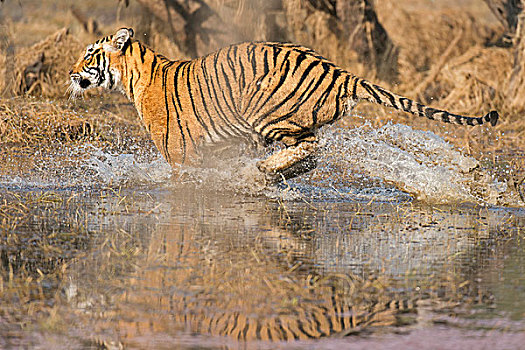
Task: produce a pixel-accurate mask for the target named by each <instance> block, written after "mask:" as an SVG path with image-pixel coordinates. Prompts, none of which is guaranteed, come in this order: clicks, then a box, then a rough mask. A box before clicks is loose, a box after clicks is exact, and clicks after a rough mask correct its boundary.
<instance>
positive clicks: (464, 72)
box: [0, 0, 525, 173]
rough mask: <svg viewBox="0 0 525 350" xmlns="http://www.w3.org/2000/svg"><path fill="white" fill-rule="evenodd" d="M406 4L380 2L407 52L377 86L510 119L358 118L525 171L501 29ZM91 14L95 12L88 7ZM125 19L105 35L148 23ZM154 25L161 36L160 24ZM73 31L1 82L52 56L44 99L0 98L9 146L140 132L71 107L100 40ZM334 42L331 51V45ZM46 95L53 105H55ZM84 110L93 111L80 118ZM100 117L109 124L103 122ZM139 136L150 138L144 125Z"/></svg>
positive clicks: (114, 112)
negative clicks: (86, 52) (74, 70)
mask: <svg viewBox="0 0 525 350" xmlns="http://www.w3.org/2000/svg"><path fill="white" fill-rule="evenodd" d="M405 2H406V4H408V6H409V7H406V6H403V4H399V3H398V2H393V1H385V2H382V3H380V4H378V8H377V9H378V13H379V17H380V20H381V21H382V22H383V24H384V25H385V27H386V29H387V31H388V32H389V34H390V35H391V37H392V39H393V41H394V42H395V44H396V45H397V46H398V47H399V49H400V54H399V73H400V74H399V77H398V78H399V82H398V83H397V84H395V85H389V84H386V83H384V82H378V83H380V84H383V85H386V87H387V88H390V89H391V90H393V91H396V92H398V93H400V94H404V95H407V96H408V97H412V98H415V99H419V100H421V101H422V102H424V103H428V104H430V105H432V106H434V107H438V108H446V109H448V110H450V111H451V112H454V113H462V114H467V115H476V116H478V115H482V114H484V113H486V112H488V111H489V110H491V109H496V110H498V111H499V112H500V114H501V118H500V121H499V124H498V125H497V126H496V127H495V128H491V127H482V128H466V127H457V126H454V125H443V124H440V123H436V122H433V121H428V120H424V119H421V118H415V117H413V116H409V115H406V114H404V113H399V112H395V111H394V112H393V111H392V110H389V109H386V108H383V107H381V106H375V105H370V104H362V105H359V106H358V108H357V109H356V113H357V114H358V115H363V116H365V119H366V120H369V121H371V122H372V124H373V125H374V126H379V125H382V124H384V123H386V122H388V121H394V122H401V123H404V124H409V125H414V126H415V127H417V128H422V129H426V130H431V131H433V132H435V133H436V134H438V135H440V136H442V137H444V138H445V139H446V140H448V141H449V142H451V143H453V144H455V145H456V146H458V147H461V148H462V149H463V150H464V151H465V152H466V153H468V154H472V155H474V156H476V157H478V158H486V159H489V160H491V161H492V164H488V166H495V165H496V163H497V161H498V158H499V156H500V155H502V154H504V155H506V156H507V158H510V160H509V159H507V160H505V162H507V163H508V164H510V163H512V168H513V169H514V170H513V171H515V172H517V173H523V172H524V171H525V170H524V168H525V167H524V162H525V161H524V155H523V150H525V121H524V119H523V118H522V117H521V116H522V113H523V111H522V110H519V109H517V108H516V107H512V105H511V104H509V103H508V101H511V100H514V99H515V96H510V95H509V90H508V89H507V86H508V82H509V79H510V74H511V71H512V66H513V51H512V49H503V48H496V47H487V46H485V45H484V44H485V43H486V42H488V41H490V40H491V38H493V37H495V36H497V35H498V33H499V32H498V30H500V28H498V27H497V25H493V24H492V23H490V22H488V21H487V20H480V18H483V16H484V15H483V11H481V10H480V9H478V8H476V7H475V6H474V5H472V6H471V8H470V9H467V10H466V11H464V12H463V13H459V14H458V11H456V10H454V9H453V10H446V9H445V10H443V9H434V8H425V7H423V6H421V5H420V6H415V5H414V4H413V2H411V1H409V0H406V1H405ZM225 3H226V2H225ZM232 4H233V5H234V4H236V2H234V1H233V2H232V1H230V2H228V5H229V6H233V5H232ZM90 6H92V12H93V13H98V12H99V8H98V6H97V4H96V3H93V4H91V5H90ZM83 11H88V10H87V9H86V8H83ZM111 11H113V12H115V14H117V12H118V11H120V10H119V9H118V8H117V7H115V8H112V9H110V12H111ZM480 11H481V12H480ZM87 13H89V12H87ZM121 14H122V16H121V17H120V19H118V17H119V16H120V15H118V16H117V20H118V21H119V22H117V21H114V22H113V23H104V26H102V30H103V31H104V32H105V33H106V32H109V31H111V30H114V27H118V26H120V25H121V23H126V22H127V23H130V22H131V24H133V23H134V24H136V25H139V26H140V25H145V24H143V23H142V22H141V21H143V20H141V19H140V18H141V17H140V16H139V17H133V16H134V15H133V13H130V12H126V13H125V12H122V13H121ZM135 15H136V13H135ZM46 16H48V17H49V19H48V20H49V21H50V23H53V25H54V26H55V27H56V26H57V25H62V24H64V23H66V22H67V21H69V22H68V23H69V24H73V23H71V19H69V20H64V21H65V22H64V21H56V22H53V21H54V20H53V18H54V17H53V14H50V13H46ZM54 16H57V14H54ZM65 17H66V18H70V17H71V15H70V14H69V13H68V14H66V15H65ZM136 18H139V20H137V19H136ZM39 23H40V22H39ZM320 23H321V24H322V23H324V22H322V21H321V22H320ZM430 24H431V25H430ZM149 25H150V27H149V28H150V29H151V30H152V31H153V33H155V32H156V30H155V25H156V24H155V23H150V24H149ZM26 26H28V27H29V30H28V33H33V34H34V33H35V30H36V29H35V28H33V27H34V25H32V24H31V23H28V24H27V25H26ZM72 26H73V27H74V28H75V30H73V34H67V32H66V31H64V30H59V31H58V32H56V33H54V34H51V35H50V36H49V37H47V38H43V39H42V40H41V41H40V42H39V43H37V44H34V45H33V46H30V47H26V48H24V47H18V46H17V47H16V50H15V62H16V65H17V72H16V74H15V76H13V77H11V78H12V79H15V81H10V82H6V81H3V82H2V81H1V80H2V77H4V78H5V77H8V76H9V75H8V74H3V75H2V77H0V86H1V85H2V84H3V85H4V86H11V88H12V89H11V90H10V91H11V93H15V94H21V93H22V90H20V84H21V81H22V80H21V77H22V75H23V68H24V67H25V66H27V65H28V64H29V65H30V64H31V63H32V60H34V59H35V57H36V56H37V55H38V54H39V53H40V52H45V55H46V58H45V60H44V62H45V65H46V66H45V69H43V70H42V73H41V74H40V75H39V76H38V79H37V82H36V83H35V84H33V85H32V87H30V89H29V91H26V92H24V93H23V94H29V95H33V96H35V97H37V98H38V99H37V100H35V99H12V100H7V99H1V100H0V142H2V143H4V142H10V143H24V142H26V143H27V142H47V141H48V140H56V139H59V140H63V141H71V140H78V139H83V138H84V137H85V136H86V135H87V134H89V133H97V127H99V126H101V125H102V126H104V125H105V126H107V125H108V124H109V123H110V122H111V123H112V122H115V121H117V122H120V123H130V122H131V123H132V124H133V125H134V126H137V125H138V124H140V123H139V121H138V120H137V119H136V117H135V114H134V113H131V114H130V113H128V112H126V113H125V115H123V114H122V113H121V111H119V109H118V108H117V109H114V108H113V109H111V111H109V112H108V111H107V110H108V108H106V106H105V107H104V109H105V110H106V111H104V112H103V113H100V106H99V105H96V103H95V102H92V103H91V104H88V105H86V104H85V103H83V102H80V103H77V105H76V106H75V105H73V104H71V105H68V104H66V103H63V102H62V101H63V100H64V99H65V97H66V96H65V91H66V87H67V71H68V70H69V68H70V66H71V63H72V62H74V60H76V58H77V57H78V56H79V54H80V52H81V51H82V45H81V43H83V44H85V43H86V42H88V41H90V40H93V39H94V38H91V37H90V36H89V35H87V34H86V33H84V34H81V33H79V27H78V25H72ZM9 28H11V29H9ZM12 28H16V30H17V32H18V33H23V32H24V30H23V28H24V24H23V23H22V22H17V23H12V24H11V26H10V27H9V26H8V28H7V30H5V32H6V35H7V36H9V35H11V36H13V33H12V31H13V29H12ZM108 28H109V29H108ZM49 32H50V30H49V28H46V30H45V31H44V33H49ZM159 32H160V31H159ZM319 38H320V39H319V40H318V41H321V42H322V44H323V45H324V46H322V47H320V48H316V47H314V48H316V49H320V50H321V53H323V52H322V51H323V50H332V51H333V50H335V51H334V55H335V56H334V57H332V56H331V55H329V57H330V58H333V59H334V60H335V61H336V62H338V63H340V64H343V65H348V64H352V62H355V59H354V58H353V57H352V53H351V52H347V53H345V52H340V49H339V48H340V47H342V46H341V45H338V44H337V42H336V41H337V40H340V39H338V38H336V37H333V36H322V35H321V36H320V37H319ZM323 38H324V39H323ZM321 39H323V40H321ZM10 40H12V41H13V44H14V45H15V46H16V45H17V44H18V45H21V43H25V42H28V40H27V38H24V37H23V36H22V37H16V36H15V37H11V39H10ZM149 40H150V45H152V46H154V47H155V49H157V50H158V51H160V52H163V53H166V54H167V55H169V56H174V57H180V56H181V53H180V52H179V50H178V49H177V47H176V46H173V44H172V43H169V41H168V40H167V38H166V37H165V36H163V35H161V34H159V35H151V36H150V38H149ZM341 40H342V39H341ZM326 45H328V46H327V47H325V46H326ZM329 47H332V49H330V48H329ZM324 54H325V55H326V53H324ZM5 57H7V55H6V53H4V54H3V55H0V63H1V62H2V60H4V61H5ZM345 68H347V69H349V70H351V71H353V72H357V73H359V74H362V75H363V76H365V77H373V76H374V75H375V74H374V72H373V71H371V70H367V67H362V66H359V65H356V66H355V67H354V66H346V67H345ZM42 98H53V99H54V100H53V101H48V100H45V99H44V100H42ZM92 100H93V101H97V100H100V98H99V97H97V98H96V99H95V98H92ZM57 101H58V102H57ZM105 101H106V102H107V104H112V103H113V102H112V101H114V99H113V97H109V100H108V98H107V97H105ZM79 105H81V106H82V107H85V109H86V110H85V111H84V112H82V113H80V114H79V110H80V108H79ZM101 114H103V118H100V117H101ZM108 117H109V120H107V119H108ZM360 123H362V120H361V119H359V118H346V119H345V120H343V121H342V123H341V124H342V125H347V126H355V125H358V124H360ZM133 130H135V131H137V132H139V133H140V132H143V130H142V129H141V128H135V129H133ZM31 140H32V141H31Z"/></svg>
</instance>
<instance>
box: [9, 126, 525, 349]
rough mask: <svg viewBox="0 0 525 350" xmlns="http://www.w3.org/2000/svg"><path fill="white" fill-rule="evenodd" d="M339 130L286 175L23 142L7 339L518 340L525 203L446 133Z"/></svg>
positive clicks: (272, 343) (12, 203) (190, 342)
mask: <svg viewBox="0 0 525 350" xmlns="http://www.w3.org/2000/svg"><path fill="white" fill-rule="evenodd" d="M326 139H327V141H326V143H325V144H324V145H323V150H324V155H323V156H322V157H321V158H320V160H319V167H318V169H317V170H315V171H314V172H312V173H310V174H308V175H306V176H303V177H301V178H299V179H296V180H293V181H288V182H286V183H283V184H281V185H279V186H277V187H272V188H266V187H264V186H263V185H261V183H260V181H259V180H260V179H259V178H258V177H257V172H256V169H255V161H256V160H255V159H253V158H250V157H245V156H241V157H239V158H236V159H235V160H231V161H228V163H227V166H222V167H219V168H213V167H208V168H205V169H182V171H181V172H180V173H179V174H177V175H175V174H173V173H172V172H171V170H170V169H169V167H168V166H167V165H166V163H165V162H163V161H162V160H161V159H159V158H158V156H157V153H156V152H155V150H154V149H153V148H151V149H148V148H147V147H146V148H144V147H135V148H134V147H129V148H126V149H117V150H108V149H104V148H102V147H100V146H98V145H94V144H93V145H92V144H83V145H81V146H78V145H76V146H67V145H62V146H59V147H57V146H53V148H52V149H45V148H42V147H40V148H39V150H38V151H35V150H34V149H16V150H15V149H13V150H12V151H11V153H10V157H11V158H10V159H11V160H12V161H11V162H9V164H7V165H4V166H3V168H2V169H3V170H2V173H0V183H1V191H0V197H1V198H0V202H1V205H0V223H1V225H0V233H1V236H0V239H1V240H0V249H1V254H0V257H1V268H0V276H1V277H2V279H1V284H0V293H1V295H2V297H1V298H0V347H3V348H19V347H23V346H25V347H30V348H38V347H40V348H96V347H97V346H98V347H106V348H119V347H125V348H161V349H162V348H165V349H171V348H174V347H175V348H182V349H200V348H203V349H215V348H268V349H270V348H276V347H280V348H288V347H291V348H297V349H302V348H325V349H332V348H341V347H344V348H350V349H352V348H356V349H358V348H370V347H373V348H392V347H397V348H401V347H402V348H407V347H418V348H436V347H446V348H458V349H460V348H465V347H467V346H476V347H483V346H485V347H486V348H519V347H520V346H521V344H523V341H524V340H525V336H524V333H525V332H524V331H525V322H524V321H523V319H524V316H525V302H524V300H525V287H524V286H525V278H524V276H525V249H524V248H525V246H524V244H525V243H524V238H525V237H524V229H523V228H524V227H525V211H524V210H523V208H520V207H514V208H513V207H501V206H490V205H486V204H487V202H489V200H487V198H489V196H486V195H485V194H484V193H485V192H483V191H477V192H475V191H473V190H472V187H470V186H469V183H470V182H471V180H472V178H470V177H469V176H470V175H469V169H470V168H471V167H473V166H475V162H476V161H475V160H473V159H470V158H468V157H465V156H463V155H461V153H460V152H458V151H457V150H454V149H453V148H451V147H450V146H449V145H448V144H446V143H445V142H444V141H442V140H441V139H439V138H437V137H435V135H433V134H428V133H422V132H416V131H414V130H412V129H410V128H405V127H401V126H387V127H385V128H383V129H381V130H378V131H373V130H372V131H370V130H364V129H363V130H358V131H355V132H353V133H351V134H350V133H345V132H342V133H341V132H337V131H331V130H329V131H328V134H327V137H326ZM445 179H446V180H447V181H444V180H445ZM399 184H402V186H400V185H399ZM491 184H492V186H493V187H496V190H494V191H496V192H495V193H496V196H497V195H498V194H500V193H503V190H502V191H500V192H497V191H498V190H497V183H496V185H494V183H491ZM489 187H490V186H489ZM403 190H404V191H403ZM494 191H493V192H494ZM483 196H485V197H483ZM416 197H419V198H422V199H429V198H430V199H434V200H428V201H426V202H421V201H415V200H414V198H416ZM489 199H490V198H489ZM447 201H448V204H446V205H443V204H439V205H437V204H430V203H432V202H433V203H443V202H447ZM462 201H468V202H471V203H470V204H461V202H462ZM478 201H480V202H482V204H485V205H484V206H479V205H477V204H476V203H477V202H478ZM472 202H474V204H473V203H472Z"/></svg>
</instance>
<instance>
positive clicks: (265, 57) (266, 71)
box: [263, 50, 270, 75]
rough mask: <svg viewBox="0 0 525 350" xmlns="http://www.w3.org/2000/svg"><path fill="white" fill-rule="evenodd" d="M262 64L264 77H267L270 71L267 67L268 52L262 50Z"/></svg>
mask: <svg viewBox="0 0 525 350" xmlns="http://www.w3.org/2000/svg"><path fill="white" fill-rule="evenodd" d="M263 63H264V73H263V74H264V75H267V74H268V72H269V71H270V67H269V66H268V50H264V57H263Z"/></svg>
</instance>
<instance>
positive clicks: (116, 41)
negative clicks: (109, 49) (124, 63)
mask: <svg viewBox="0 0 525 350" xmlns="http://www.w3.org/2000/svg"><path fill="white" fill-rule="evenodd" d="M133 34H134V33H133V29H131V28H120V29H119V30H118V31H117V32H116V33H115V35H113V40H112V41H111V44H112V46H113V47H114V48H115V49H117V50H119V51H122V50H123V49H124V48H125V47H126V45H127V43H128V42H129V41H130V39H131V38H133Z"/></svg>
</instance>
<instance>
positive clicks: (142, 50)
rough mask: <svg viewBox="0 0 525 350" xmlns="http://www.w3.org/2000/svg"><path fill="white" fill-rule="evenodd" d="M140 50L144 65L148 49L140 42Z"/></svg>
mask: <svg viewBox="0 0 525 350" xmlns="http://www.w3.org/2000/svg"><path fill="white" fill-rule="evenodd" d="M138 45H139V50H140V62H142V63H144V56H145V55H146V47H145V46H144V45H142V43H141V42H140V41H138Z"/></svg>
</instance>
